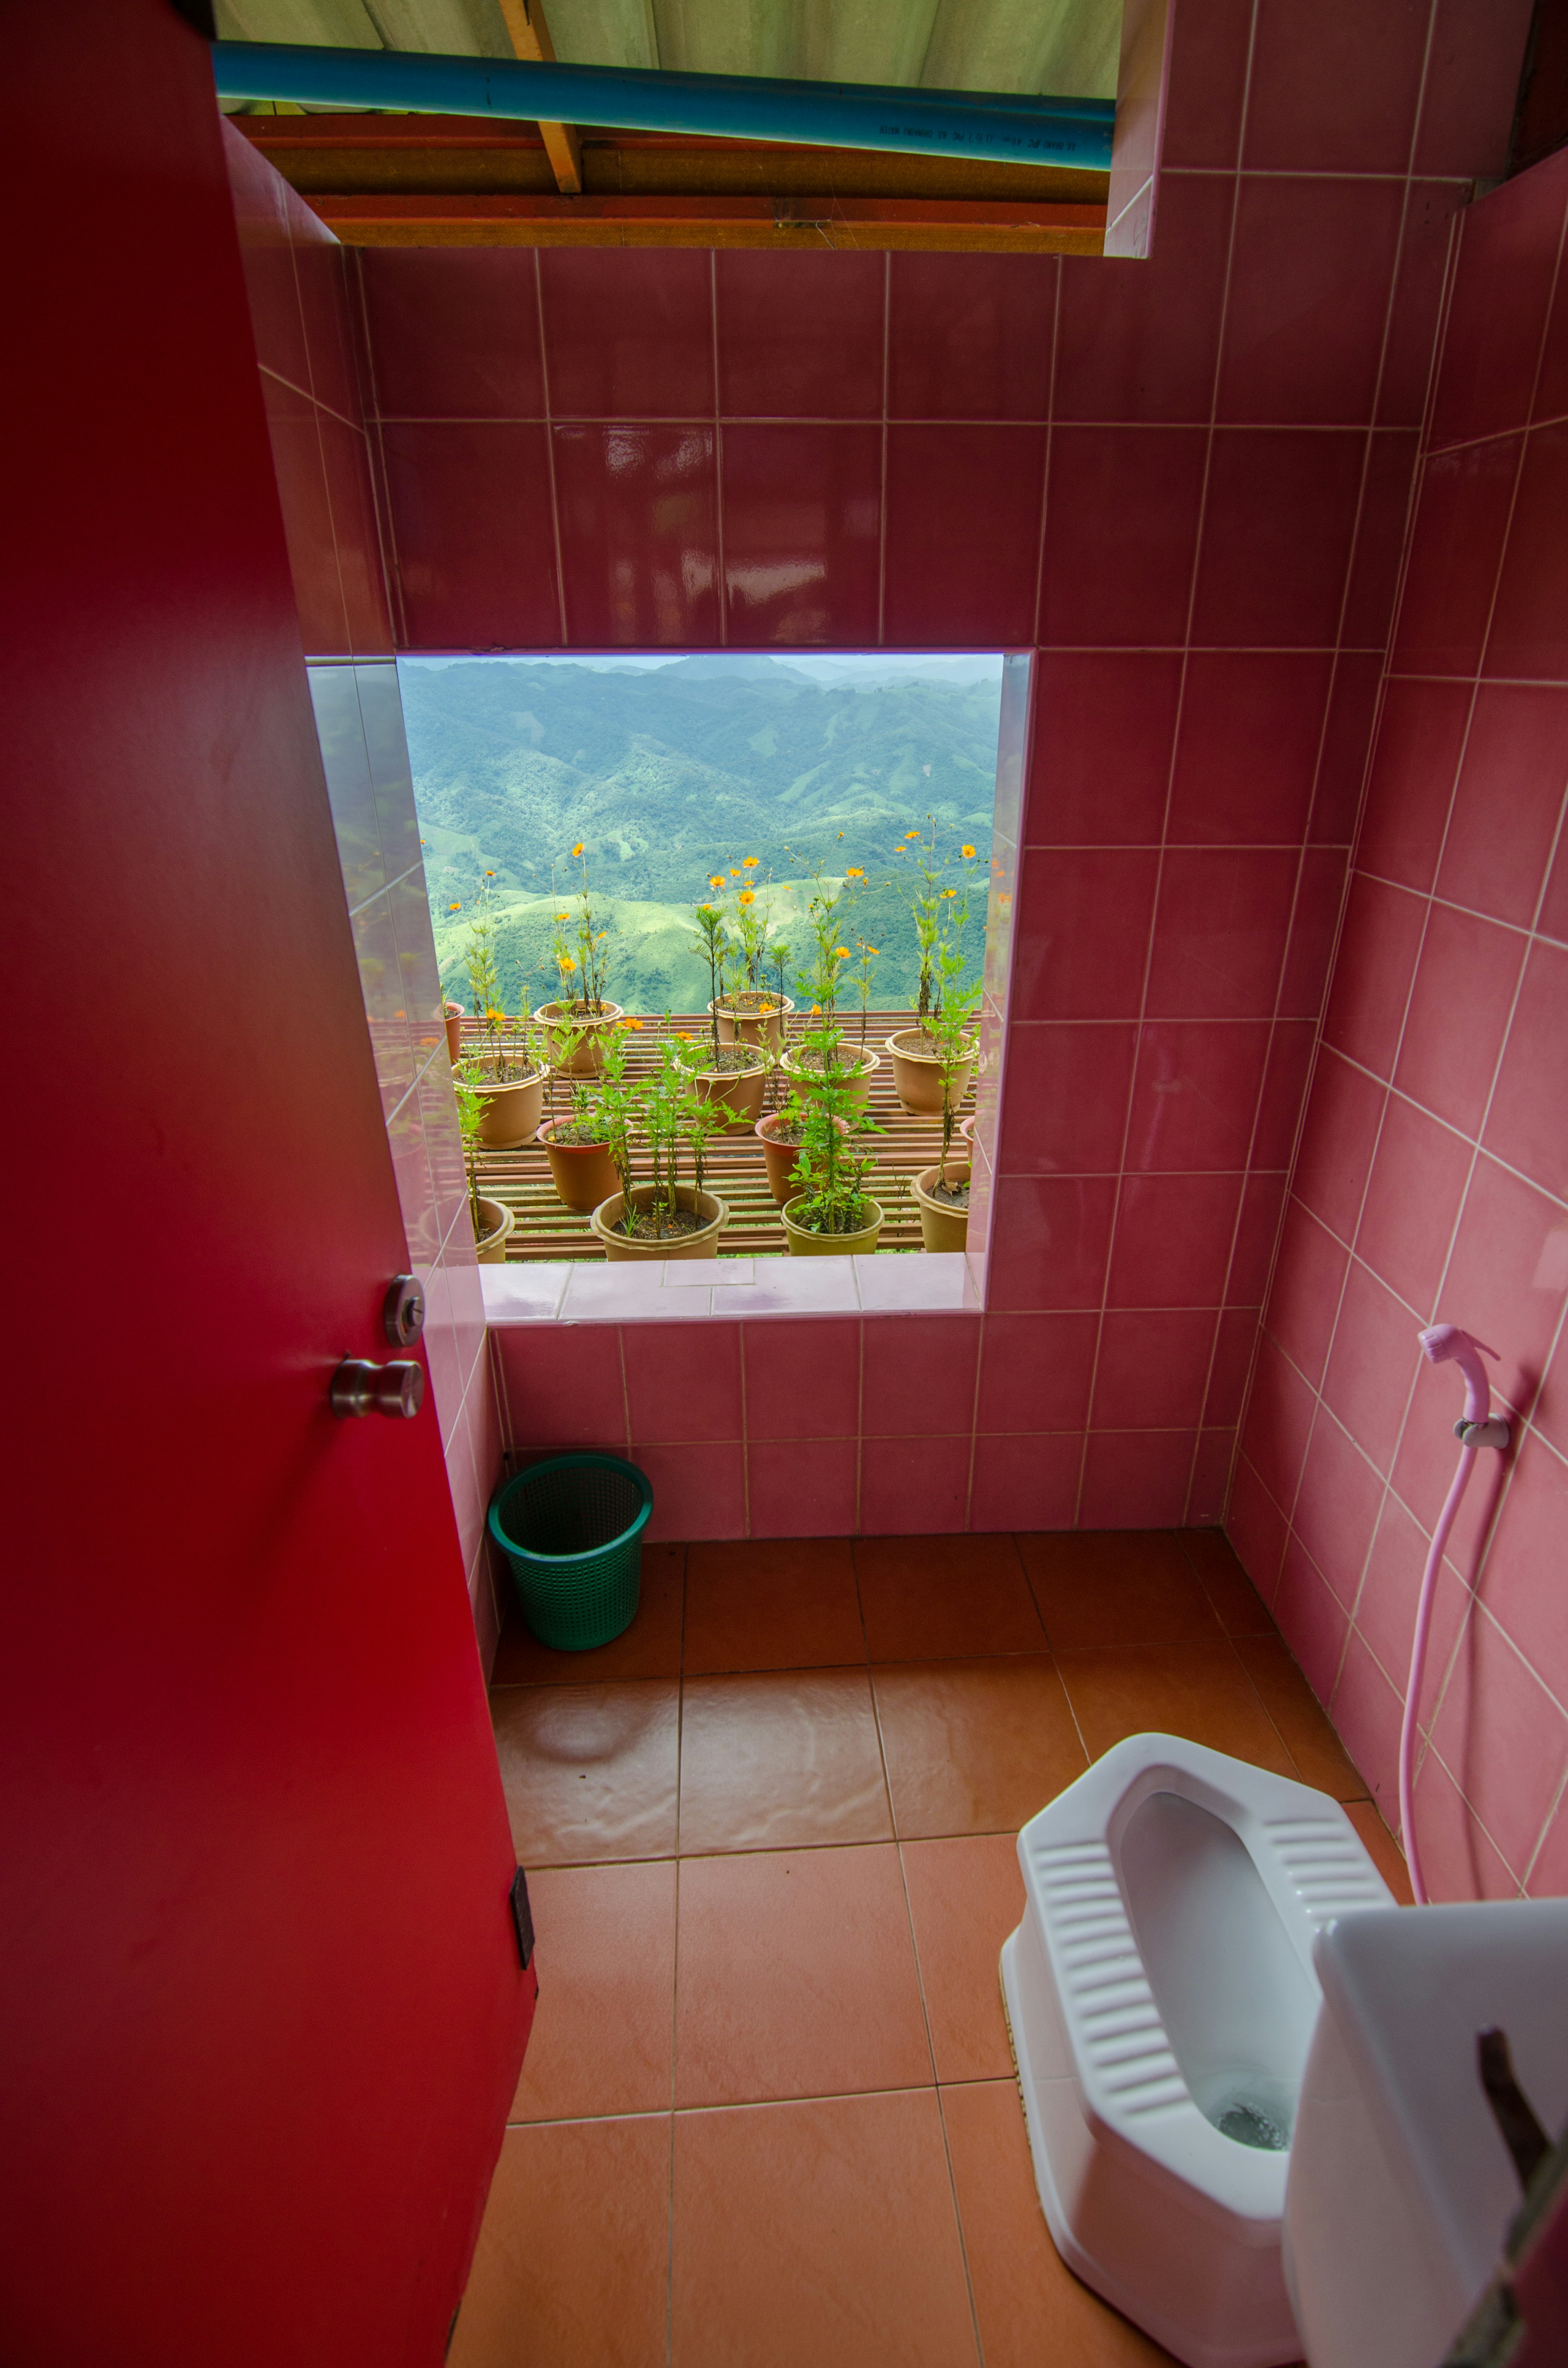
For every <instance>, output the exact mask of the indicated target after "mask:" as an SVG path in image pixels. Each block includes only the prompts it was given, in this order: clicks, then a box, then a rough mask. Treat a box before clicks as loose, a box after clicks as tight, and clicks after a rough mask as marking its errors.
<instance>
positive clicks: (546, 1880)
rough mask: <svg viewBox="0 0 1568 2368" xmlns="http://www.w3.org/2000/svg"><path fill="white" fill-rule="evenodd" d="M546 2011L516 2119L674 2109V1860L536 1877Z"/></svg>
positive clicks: (532, 1890) (540, 2015) (534, 1900)
mask: <svg viewBox="0 0 1568 2368" xmlns="http://www.w3.org/2000/svg"><path fill="white" fill-rule="evenodd" d="M528 1898H529V1901H530V1903H531V1905H532V1907H533V1919H534V1936H535V1939H536V1941H537V1942H538V1956H537V1959H536V1963H537V1964H538V1967H539V1982H540V1988H539V2005H538V2008H537V2009H536V2010H535V2013H534V2025H533V2032H532V2034H531V2036H530V2038H529V2040H528V2055H526V2056H525V2058H524V2060H523V2070H522V2078H520V2079H519V2080H518V2082H517V2096H516V2098H515V2099H514V2100H513V2104H512V2110H511V2112H510V2114H509V2115H508V2116H507V2118H508V2120H510V2121H514V2122H554V2121H567V2120H570V2119H572V2118H573V2117H574V2116H577V2115H583V2114H587V2113H646V2112H658V2111H660V2110H661V2109H663V2110H665V2111H667V2110H668V2108H669V2104H670V2066H671V2063H672V2060H673V2051H674V2045H675V2004H676V1862H675V1861H674V1859H668V1858H665V1859H654V1860H653V1861H650V1862H648V1863H645V1864H643V1865H641V1866H574V1867H540V1868H538V1869H537V1870H536V1871H535V1873H533V1874H532V1875H531V1876H530V1877H529V1879H528Z"/></svg>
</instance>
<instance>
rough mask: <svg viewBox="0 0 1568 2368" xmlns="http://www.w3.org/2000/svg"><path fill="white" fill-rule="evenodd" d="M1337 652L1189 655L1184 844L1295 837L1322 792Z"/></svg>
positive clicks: (1174, 832)
mask: <svg viewBox="0 0 1568 2368" xmlns="http://www.w3.org/2000/svg"><path fill="white" fill-rule="evenodd" d="M1331 673H1332V660H1330V659H1329V658H1327V657H1325V656H1321V657H1299V656H1296V655H1292V654H1290V653H1288V652H1280V651H1269V652H1267V653H1256V654H1254V653H1247V654H1246V655H1239V654H1233V653H1230V652H1227V653H1225V654H1224V655H1219V654H1204V653H1199V654H1198V655H1195V656H1193V657H1192V658H1191V659H1190V660H1189V661H1188V665H1187V688H1186V691H1185V694H1184V696H1183V700H1182V716H1181V738H1180V743H1179V746H1178V747H1177V750H1176V775H1175V780H1174V783H1173V787H1172V791H1171V818H1170V837H1171V838H1172V839H1173V840H1175V841H1176V842H1177V843H1178V844H1180V843H1183V842H1187V843H1197V844H1199V845H1207V846H1215V845H1224V844H1227V843H1230V844H1244V845H1252V846H1258V845H1261V846H1267V845H1270V844H1272V845H1275V846H1280V845H1284V846H1293V845H1297V844H1299V842H1300V840H1301V836H1302V832H1303V829H1304V827H1305V824H1306V817H1307V811H1308V807H1309V805H1310V803H1311V801H1312V782H1313V780H1314V778H1315V775H1316V771H1317V757H1318V745H1319V741H1320V739H1321V737H1322V733H1323V719H1324V708H1325V706H1326V704H1327V700H1328V690H1329V681H1330V677H1331Z"/></svg>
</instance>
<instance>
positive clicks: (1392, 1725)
mask: <svg viewBox="0 0 1568 2368" xmlns="http://www.w3.org/2000/svg"><path fill="white" fill-rule="evenodd" d="M1401 1677H1402V1678H1403V1671H1401ZM1327 1709H1328V1713H1329V1716H1330V1717H1331V1718H1332V1719H1333V1721H1334V1725H1335V1732H1336V1733H1337V1735H1338V1736H1339V1739H1340V1741H1341V1743H1343V1745H1344V1746H1345V1748H1346V1751H1347V1752H1348V1753H1349V1754H1350V1757H1351V1759H1352V1760H1353V1761H1354V1763H1355V1765H1356V1767H1357V1768H1358V1770H1360V1772H1361V1774H1362V1776H1363V1777H1364V1778H1365V1779H1366V1784H1367V1790H1368V1793H1369V1794H1370V1796H1371V1798H1372V1800H1373V1801H1374V1802H1375V1803H1376V1804H1377V1806H1378V1808H1379V1810H1380V1812H1381V1815H1382V1816H1383V1818H1384V1820H1385V1822H1386V1823H1387V1825H1388V1826H1389V1827H1390V1829H1391V1831H1392V1832H1393V1833H1395V1834H1397V1833H1398V1831H1399V1728H1400V1719H1401V1716H1402V1713H1403V1702H1402V1698H1401V1696H1400V1694H1398V1693H1397V1692H1396V1691H1394V1685H1393V1682H1392V1680H1391V1679H1390V1678H1389V1677H1388V1676H1387V1674H1386V1673H1385V1672H1384V1671H1383V1670H1382V1669H1381V1668H1379V1666H1378V1664H1377V1662H1376V1660H1374V1658H1373V1656H1372V1655H1371V1653H1370V1651H1369V1648H1368V1646H1367V1644H1366V1641H1365V1639H1364V1638H1363V1637H1362V1636H1360V1635H1359V1634H1358V1632H1357V1630H1356V1628H1355V1626H1354V1624H1352V1626H1351V1629H1350V1634H1349V1635H1348V1636H1347V1637H1346V1640H1345V1657H1344V1659H1343V1660H1342V1662H1341V1663H1340V1667H1339V1676H1338V1678H1337V1679H1335V1688H1334V1696H1333V1699H1332V1701H1331V1702H1329V1703H1328V1704H1327Z"/></svg>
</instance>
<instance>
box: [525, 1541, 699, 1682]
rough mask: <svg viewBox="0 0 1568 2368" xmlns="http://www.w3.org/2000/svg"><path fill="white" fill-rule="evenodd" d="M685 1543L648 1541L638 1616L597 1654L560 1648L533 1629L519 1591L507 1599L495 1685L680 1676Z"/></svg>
mask: <svg viewBox="0 0 1568 2368" xmlns="http://www.w3.org/2000/svg"><path fill="white" fill-rule="evenodd" d="M686 1553H687V1549H686V1548H685V1546H672V1545H653V1546H647V1545H645V1546H644V1547H643V1549H642V1577H641V1579H640V1581H639V1586H638V1603H637V1617H636V1619H635V1620H634V1621H633V1622H632V1623H631V1627H630V1628H628V1629H627V1630H626V1631H625V1633H624V1634H622V1635H619V1636H617V1637H616V1639H615V1640H614V1642H613V1643H612V1644H608V1645H597V1646H596V1647H595V1649H594V1650H593V1651H592V1652H591V1653H555V1652H552V1651H551V1648H550V1646H549V1645H541V1644H540V1642H539V1639H538V1638H537V1637H536V1636H532V1635H530V1634H529V1633H528V1626H527V1623H526V1622H525V1621H524V1619H523V1614H522V1610H521V1607H520V1606H519V1604H518V1603H517V1599H516V1597H515V1596H510V1595H509V1596H508V1598H507V1599H506V1602H505V1603H504V1604H503V1610H504V1611H505V1613H506V1626H505V1627H504V1628H503V1629H502V1631H501V1641H500V1643H499V1644H498V1645H496V1647H495V1666H494V1669H493V1670H492V1671H491V1673H490V1682H491V1684H492V1685H495V1686H534V1685H545V1686H587V1685H601V1684H603V1683H604V1681H605V1680H606V1679H614V1678H678V1677H679V1675H680V1615H681V1589H682V1571H683V1567H684V1565H685V1560H686Z"/></svg>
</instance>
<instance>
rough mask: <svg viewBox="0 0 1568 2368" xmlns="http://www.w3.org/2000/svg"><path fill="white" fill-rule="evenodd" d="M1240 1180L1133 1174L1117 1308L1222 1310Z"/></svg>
mask: <svg viewBox="0 0 1568 2368" xmlns="http://www.w3.org/2000/svg"><path fill="white" fill-rule="evenodd" d="M1241 1182H1242V1179H1241V1178H1240V1177H1239V1176H1235V1175H1231V1176H1129V1177H1127V1178H1125V1179H1124V1180H1123V1183H1122V1187H1121V1205H1120V1209H1119V1212H1118V1215H1117V1223H1116V1246H1115V1248H1114V1250H1113V1252H1112V1255H1111V1265H1110V1282H1109V1286H1108V1303H1107V1304H1108V1305H1109V1306H1111V1307H1217V1306H1218V1305H1219V1304H1220V1297H1221V1292H1222V1291H1223V1289H1224V1284H1225V1269H1226V1267H1227V1265H1228V1263H1229V1260H1230V1255H1231V1243H1232V1238H1233V1233H1234V1230H1235V1221H1236V1210H1237V1205H1238V1203H1239V1201H1240V1200H1241Z"/></svg>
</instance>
